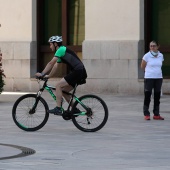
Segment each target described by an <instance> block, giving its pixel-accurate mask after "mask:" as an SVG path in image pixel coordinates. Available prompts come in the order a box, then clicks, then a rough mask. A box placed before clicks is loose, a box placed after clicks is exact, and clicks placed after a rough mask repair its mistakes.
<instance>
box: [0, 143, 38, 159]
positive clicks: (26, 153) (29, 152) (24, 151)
mask: <svg viewBox="0 0 170 170" xmlns="http://www.w3.org/2000/svg"><path fill="white" fill-rule="evenodd" d="M0 145H1V146H7V147H12V148H15V149H19V150H21V153H19V154H17V155H12V156H7V157H0V160H4V159H13V158H19V157H24V156H29V155H33V154H34V153H35V150H33V149H30V148H26V147H23V146H17V145H10V144H3V143H0Z"/></svg>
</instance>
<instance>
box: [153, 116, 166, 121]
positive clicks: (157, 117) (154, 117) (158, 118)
mask: <svg viewBox="0 0 170 170" xmlns="http://www.w3.org/2000/svg"><path fill="white" fill-rule="evenodd" d="M153 119H155V120H164V118H163V117H161V116H160V115H159V116H153Z"/></svg>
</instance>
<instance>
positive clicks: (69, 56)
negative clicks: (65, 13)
mask: <svg viewBox="0 0 170 170" xmlns="http://www.w3.org/2000/svg"><path fill="white" fill-rule="evenodd" d="M48 42H49V44H50V48H51V50H52V51H54V52H55V54H54V57H53V58H52V59H51V61H50V62H49V63H48V64H47V65H46V67H45V68H44V70H43V71H42V72H41V73H39V72H38V73H36V74H35V75H36V76H37V77H43V76H45V77H47V78H51V77H53V76H54V73H55V72H56V70H57V68H58V64H60V63H65V64H67V65H68V66H69V67H70V70H71V72H70V73H69V74H67V75H66V76H65V77H63V78H61V80H60V81H58V82H57V83H56V100H57V106H56V107H55V108H54V109H52V110H49V111H48V112H49V113H52V114H55V115H62V109H61V101H62V96H64V98H65V99H66V101H67V102H69V101H70V96H69V95H66V94H63V93H62V90H65V91H68V92H69V91H71V90H73V88H74V87H75V85H76V84H85V83H86V78H87V73H86V69H85V67H84V64H83V63H82V61H81V60H80V59H79V58H78V56H77V55H76V54H75V53H74V52H73V51H72V50H70V49H68V48H67V47H66V46H63V45H62V37H61V36H52V37H50V38H49V41H48ZM49 71H50V73H49V75H47V73H48V72H49Z"/></svg>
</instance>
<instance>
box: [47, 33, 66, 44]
mask: <svg viewBox="0 0 170 170" xmlns="http://www.w3.org/2000/svg"><path fill="white" fill-rule="evenodd" d="M62 41H63V40H62V36H57V35H56V36H52V37H50V38H49V40H48V42H49V43H53V42H62Z"/></svg>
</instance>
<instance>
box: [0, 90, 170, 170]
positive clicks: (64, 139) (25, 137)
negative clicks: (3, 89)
mask: <svg viewBox="0 0 170 170" xmlns="http://www.w3.org/2000/svg"><path fill="white" fill-rule="evenodd" d="M20 95H22V94H14V93H12V94H11V93H10V94H8V93H3V94H1V95H0V170H18V169H20V170H56V169H59V170H169V169H170V96H169V95H163V96H162V98H161V108H160V110H161V115H162V116H163V117H164V118H165V120H164V121H160V120H153V119H151V120H150V121H145V120H144V119H143V114H142V105H143V96H142V95H141V96H137V95H134V96H130V95H128V96H127V95H125V96H123V95H115V94H97V95H99V96H100V97H101V98H103V100H105V102H106V103H107V105H108V108H109V119H108V122H107V124H106V125H105V127H104V128H103V129H101V130H100V131H98V132H95V133H85V132H81V131H80V130H78V129H77V128H76V127H75V126H74V125H73V123H72V122H71V121H65V120H63V119H62V117H59V116H54V115H50V117H49V120H48V122H47V124H46V125H45V126H44V127H43V128H42V129H40V130H39V131H36V132H25V131H22V130H21V129H19V128H18V127H17V126H16V125H15V124H14V122H13V120H12V116H11V110H12V107H13V104H14V102H15V100H16V99H17V98H18V97H19V96H20ZM78 96H79V95H78ZM44 97H45V98H46V100H47V101H48V103H50V104H49V106H50V108H52V107H54V106H55V103H54V101H53V100H52V99H51V98H50V96H49V95H46V94H45V95H44ZM152 102H153V101H152ZM152 107H153V104H151V109H150V110H152ZM24 149H28V150H29V149H30V150H29V151H30V152H31V151H35V153H34V154H30V155H29V154H28V155H27V154H26V155H27V156H24V157H22V156H23V154H21V153H22V151H23V150H24ZM26 152H27V151H26ZM19 154H21V155H20V156H21V157H15V156H16V155H19ZM3 158H5V159H3ZM9 158H10V159H9Z"/></svg>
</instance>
